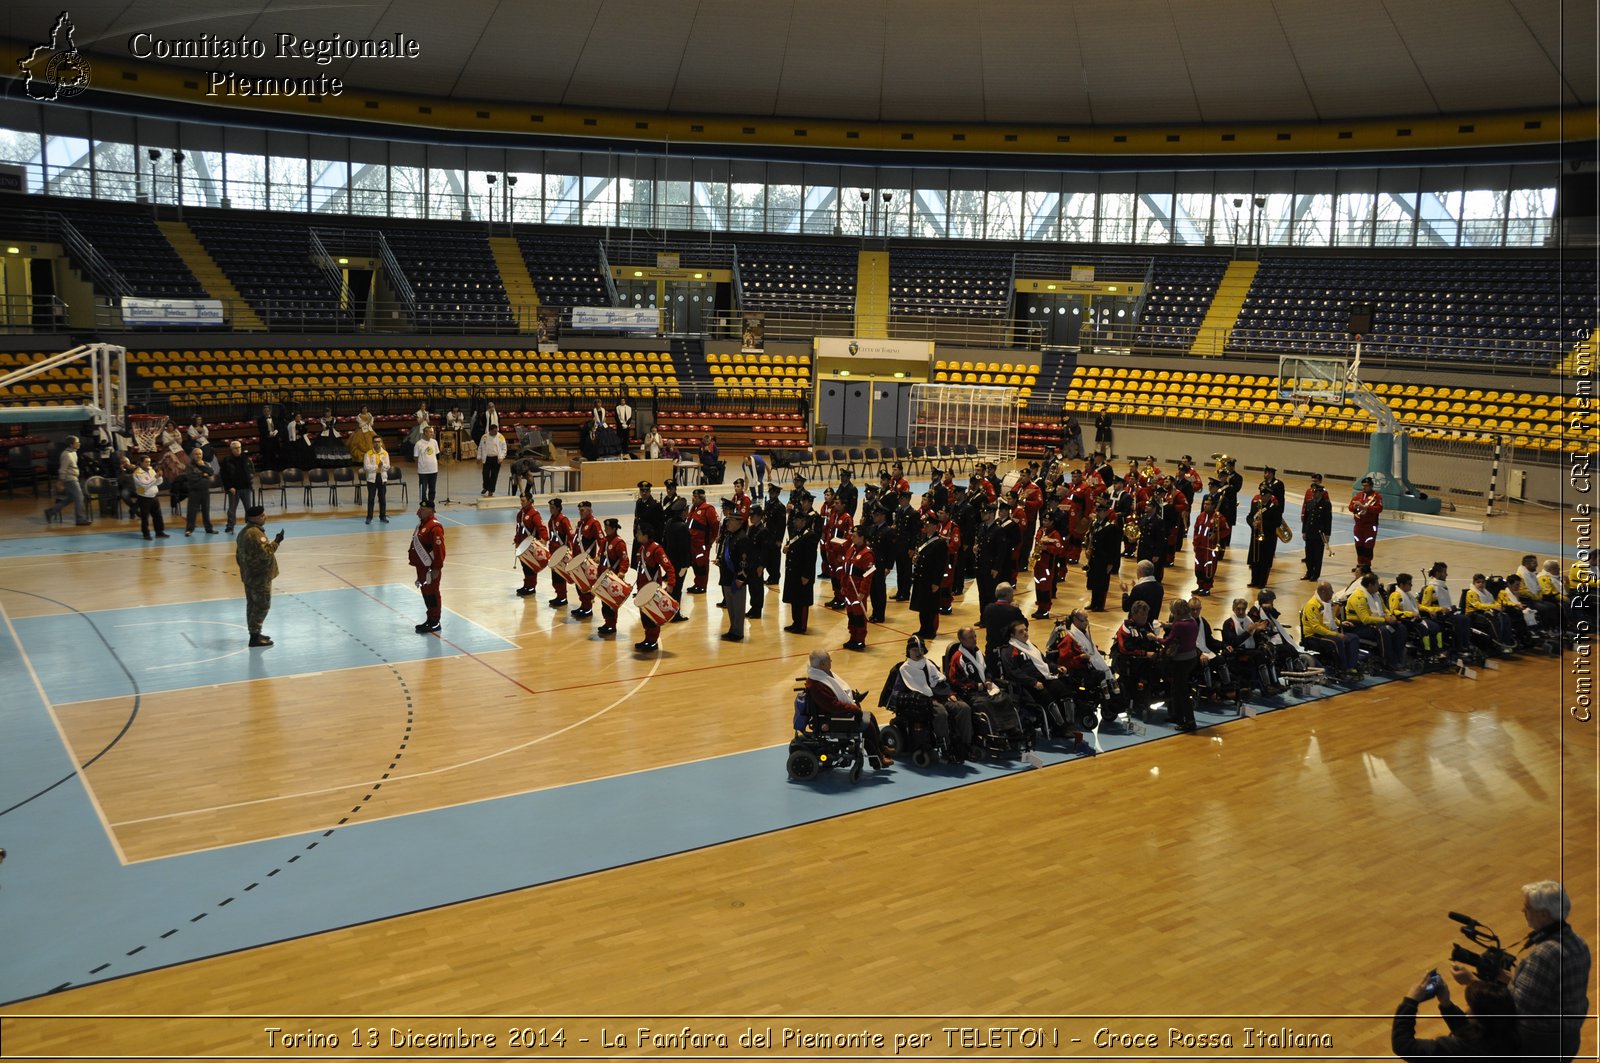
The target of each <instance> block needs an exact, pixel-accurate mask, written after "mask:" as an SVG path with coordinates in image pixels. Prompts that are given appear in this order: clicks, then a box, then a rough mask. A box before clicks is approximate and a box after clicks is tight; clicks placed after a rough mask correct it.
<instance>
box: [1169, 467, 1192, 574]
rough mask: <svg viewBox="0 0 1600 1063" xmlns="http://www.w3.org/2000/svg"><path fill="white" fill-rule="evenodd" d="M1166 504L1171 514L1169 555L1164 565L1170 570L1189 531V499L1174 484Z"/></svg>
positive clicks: (1171, 486)
mask: <svg viewBox="0 0 1600 1063" xmlns="http://www.w3.org/2000/svg"><path fill="white" fill-rule="evenodd" d="M1166 502H1167V509H1168V510H1169V511H1170V512H1169V513H1168V515H1167V518H1168V521H1169V527H1168V532H1167V553H1166V557H1165V558H1164V559H1163V562H1162V563H1163V564H1164V565H1166V566H1167V567H1169V568H1170V567H1171V565H1172V562H1173V560H1174V559H1175V558H1176V556H1177V553H1178V551H1179V550H1182V549H1183V537H1184V535H1185V534H1187V533H1188V531H1189V498H1188V496H1187V495H1185V494H1184V493H1183V491H1182V490H1180V489H1179V488H1178V486H1177V485H1176V484H1172V485H1169V486H1168V488H1167V494H1166Z"/></svg>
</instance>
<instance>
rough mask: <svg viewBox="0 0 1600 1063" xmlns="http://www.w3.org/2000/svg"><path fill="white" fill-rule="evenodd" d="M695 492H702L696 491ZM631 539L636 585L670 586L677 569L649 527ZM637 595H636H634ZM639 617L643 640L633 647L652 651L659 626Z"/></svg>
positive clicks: (641, 529) (657, 641) (656, 644)
mask: <svg viewBox="0 0 1600 1063" xmlns="http://www.w3.org/2000/svg"><path fill="white" fill-rule="evenodd" d="M695 494H697V495H699V494H704V492H702V491H696V492H695ZM633 540H634V542H635V543H636V544H637V545H638V547H639V579H638V582H637V584H636V586H637V587H643V586H644V585H645V584H647V583H659V584H661V585H662V586H664V587H670V586H672V582H673V580H675V579H677V578H678V573H677V570H676V569H674V568H673V567H672V562H671V561H670V560H668V558H667V552H666V551H665V550H663V549H662V548H661V544H660V543H658V542H656V541H655V537H654V536H653V535H651V534H650V529H649V528H639V529H638V530H636V531H635V532H634V533H633ZM635 596H636V597H637V595H635ZM639 619H640V620H642V621H643V622H644V641H643V642H635V643H634V644H633V648H634V649H636V650H638V651H639V652H640V653H653V652H655V650H656V647H657V646H658V645H659V644H660V641H661V628H660V626H659V625H657V624H655V623H652V622H651V620H650V618H649V617H648V616H645V615H644V614H643V613H640V614H639Z"/></svg>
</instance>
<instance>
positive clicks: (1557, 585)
mask: <svg viewBox="0 0 1600 1063" xmlns="http://www.w3.org/2000/svg"><path fill="white" fill-rule="evenodd" d="M1539 578H1540V579H1547V580H1549V581H1550V586H1551V588H1552V589H1553V590H1554V592H1555V595H1556V597H1558V598H1565V597H1566V596H1567V588H1566V585H1565V584H1563V583H1562V582H1561V573H1559V572H1541V573H1539ZM1539 586H1540V588H1541V589H1543V587H1544V585H1543V584H1542V583H1541V584H1540V585H1539Z"/></svg>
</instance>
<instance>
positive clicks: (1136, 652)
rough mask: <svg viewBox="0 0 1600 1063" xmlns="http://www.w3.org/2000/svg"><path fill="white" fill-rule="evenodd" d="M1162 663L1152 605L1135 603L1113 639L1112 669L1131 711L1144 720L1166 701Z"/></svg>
mask: <svg viewBox="0 0 1600 1063" xmlns="http://www.w3.org/2000/svg"><path fill="white" fill-rule="evenodd" d="M1160 659H1161V638H1160V632H1159V631H1157V630H1156V625H1155V624H1154V623H1152V622H1151V618H1150V605H1149V603H1148V602H1145V601H1143V600H1139V601H1135V602H1132V603H1131V604H1130V605H1129V608H1128V615H1127V618H1126V619H1124V620H1123V621H1122V624H1121V626H1120V627H1118V628H1117V633H1116V635H1115V636H1114V637H1113V641H1112V646H1111V665H1112V669H1113V670H1114V671H1115V672H1116V674H1117V678H1118V679H1119V681H1120V683H1121V686H1122V692H1123V694H1124V695H1125V696H1126V697H1127V699H1128V711H1129V712H1131V713H1133V714H1135V715H1137V716H1140V717H1141V718H1142V717H1143V716H1144V715H1145V713H1146V711H1147V710H1148V709H1149V707H1150V705H1151V704H1152V703H1154V702H1156V701H1160V700H1162V690H1163V683H1162V677H1161V669H1160Z"/></svg>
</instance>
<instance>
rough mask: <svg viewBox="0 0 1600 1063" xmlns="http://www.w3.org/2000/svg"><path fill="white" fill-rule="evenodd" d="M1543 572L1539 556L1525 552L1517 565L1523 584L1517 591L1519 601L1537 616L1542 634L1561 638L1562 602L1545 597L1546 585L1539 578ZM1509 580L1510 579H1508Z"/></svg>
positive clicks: (1537, 628) (1538, 629)
mask: <svg viewBox="0 0 1600 1063" xmlns="http://www.w3.org/2000/svg"><path fill="white" fill-rule="evenodd" d="M1541 574H1542V572H1541V570H1540V568H1539V559H1538V557H1536V556H1535V555H1533V554H1525V555H1524V556H1523V558H1522V564H1520V565H1518V566H1517V579H1518V580H1519V581H1520V582H1521V584H1522V589H1521V590H1519V591H1517V592H1516V597H1517V601H1519V602H1521V603H1522V607H1523V609H1527V610H1532V612H1533V613H1534V615H1535V616H1536V617H1537V620H1536V622H1535V623H1534V627H1535V629H1536V630H1537V631H1538V632H1539V634H1540V635H1541V636H1544V637H1548V638H1559V637H1560V636H1561V619H1562V612H1563V609H1562V603H1561V602H1560V601H1559V600H1555V599H1549V598H1546V597H1545V593H1544V586H1543V584H1542V582H1541V581H1540V579H1539V577H1540V575H1541ZM1507 582H1508V583H1509V582H1510V580H1509V579H1507Z"/></svg>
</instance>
